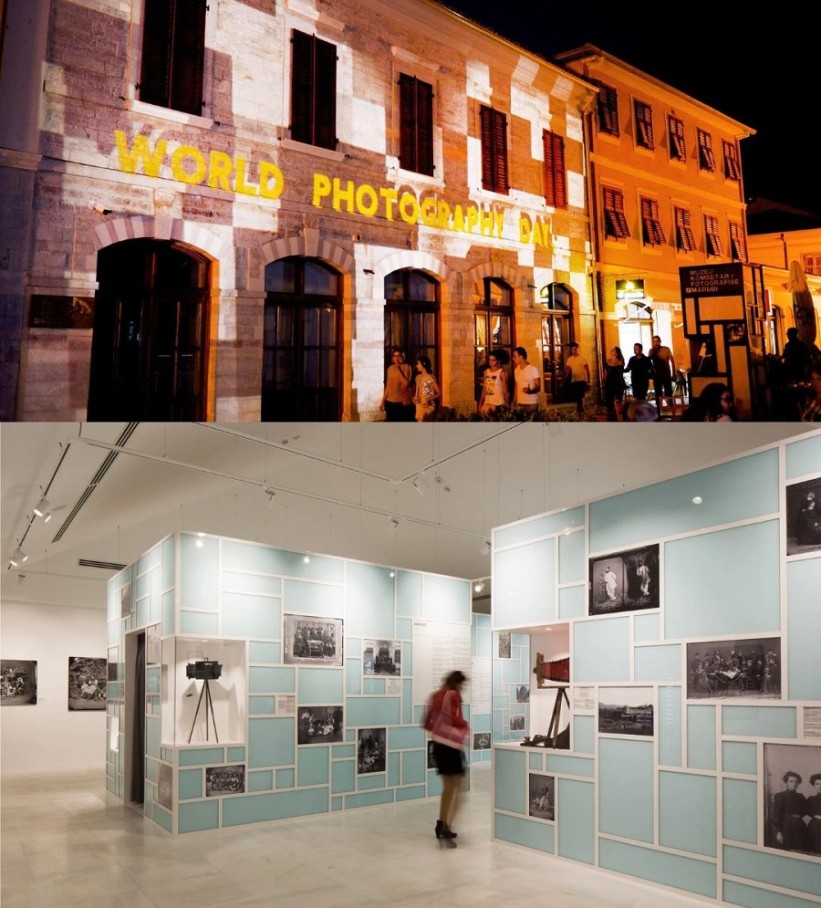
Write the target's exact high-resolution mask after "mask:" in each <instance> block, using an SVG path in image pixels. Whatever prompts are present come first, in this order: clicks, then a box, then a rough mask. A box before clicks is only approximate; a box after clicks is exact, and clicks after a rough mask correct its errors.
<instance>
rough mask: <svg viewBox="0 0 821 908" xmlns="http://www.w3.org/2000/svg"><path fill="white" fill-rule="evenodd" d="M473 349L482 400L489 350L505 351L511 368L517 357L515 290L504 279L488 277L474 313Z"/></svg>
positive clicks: (478, 387)
mask: <svg viewBox="0 0 821 908" xmlns="http://www.w3.org/2000/svg"><path fill="white" fill-rule="evenodd" d="M473 350H474V354H473V363H474V370H475V376H476V381H475V389H474V393H475V397H476V400H478V399H479V395H480V394H481V393H482V373H483V372H484V369H485V366H486V365H487V357H488V353H490V351H491V350H501V351H503V353H504V356H503V357H502V359H503V360H506V362H504V363H503V365H505V367H506V369H507V370H508V371H509V369H510V362H511V360H512V358H513V290H512V288H511V287H510V285H509V284H506V283H505V282H504V281H503V280H501V278H498V277H486V278H485V279H484V282H483V293H482V298H481V300H479V302H478V305H477V306H476V309H475V311H474V313H473Z"/></svg>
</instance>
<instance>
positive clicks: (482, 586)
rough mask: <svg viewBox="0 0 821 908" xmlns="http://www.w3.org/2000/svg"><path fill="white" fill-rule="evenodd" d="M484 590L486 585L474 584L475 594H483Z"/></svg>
mask: <svg viewBox="0 0 821 908" xmlns="http://www.w3.org/2000/svg"><path fill="white" fill-rule="evenodd" d="M484 588H485V585H484V583H482V582H481V581H480V582H479V583H474V584H473V592H474V593H481V592H482V590H483V589H484Z"/></svg>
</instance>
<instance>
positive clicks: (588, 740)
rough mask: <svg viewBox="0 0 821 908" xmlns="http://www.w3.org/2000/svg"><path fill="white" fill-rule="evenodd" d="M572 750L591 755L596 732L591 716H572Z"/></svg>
mask: <svg viewBox="0 0 821 908" xmlns="http://www.w3.org/2000/svg"><path fill="white" fill-rule="evenodd" d="M572 724H573V750H575V751H578V752H579V753H583V754H592V753H593V746H594V743H595V742H594V738H593V736H594V733H595V731H596V724H595V719H594V717H593V716H573V723H572Z"/></svg>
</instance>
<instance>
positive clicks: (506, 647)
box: [499, 631, 513, 659]
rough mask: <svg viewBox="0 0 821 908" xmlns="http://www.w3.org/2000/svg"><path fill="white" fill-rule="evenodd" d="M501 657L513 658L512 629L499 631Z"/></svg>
mask: <svg viewBox="0 0 821 908" xmlns="http://www.w3.org/2000/svg"><path fill="white" fill-rule="evenodd" d="M499 658H500V659H511V658H513V644H512V638H511V634H510V631H499Z"/></svg>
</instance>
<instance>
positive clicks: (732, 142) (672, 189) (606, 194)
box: [556, 45, 754, 370]
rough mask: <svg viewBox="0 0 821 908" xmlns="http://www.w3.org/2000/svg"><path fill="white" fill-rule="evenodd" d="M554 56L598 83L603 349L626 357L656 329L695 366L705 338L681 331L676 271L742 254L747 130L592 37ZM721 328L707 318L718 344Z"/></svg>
mask: <svg viewBox="0 0 821 908" xmlns="http://www.w3.org/2000/svg"><path fill="white" fill-rule="evenodd" d="M556 59H557V60H558V61H559V62H561V63H562V64H563V65H565V66H567V67H568V68H569V69H571V70H572V71H573V72H576V73H579V74H580V75H583V76H584V77H585V78H587V79H589V80H590V81H591V82H593V83H594V84H595V85H597V86H598V88H599V94H598V96H597V100H596V104H595V105H594V106H593V107H592V108H591V110H590V112H589V114H588V116H587V120H586V125H587V130H588V133H587V136H588V156H589V175H590V193H589V198H590V219H591V232H592V236H593V243H594V257H595V260H596V262H595V293H596V298H597V305H598V307H599V309H600V319H601V322H600V324H601V348H602V351H603V352H606V351H607V350H609V349H610V348H611V347H613V346H614V345H618V346H620V347H621V349H622V351H623V352H624V355H625V358H629V356H630V355H631V354H632V352H633V345H634V343H636V342H639V343H641V344H643V346H644V352H645V353H646V352H647V351H648V349H649V347H650V345H651V343H652V337H653V335H659V336H660V337H661V339H662V343H663V344H665V345H667V346H669V347H670V348H671V349H672V351H673V355H674V358H675V364H676V367H677V368H678V369H682V370H688V369H691V368H692V369H693V370H695V369H696V367H697V363H698V351H699V349H700V345H701V343H703V342H704V340H703V337H702V338H696V336H695V335H694V334H693V335H690V336H688V333H687V326H686V324H685V321H686V320H685V317H684V315H685V314H684V311H683V307H682V304H683V302H684V301H683V300H682V295H681V287H680V277H681V274H680V269H681V268H688V267H692V266H699V265H716V264H724V263H733V262H744V263H746V262H748V261H749V259H748V255H747V236H746V228H745V202H744V191H743V181H742V171H741V163H740V150H739V143H740V142H741V140H743V139H744V138H746V137H748V136H750V135H753V134H754V131H753V130H752V129H750V128H749V127H747V126H744V125H743V124H741V123H739V122H737V121H735V120H733V119H731V118H730V117H728V116H726V115H724V114H722V113H720V112H719V111H717V110H714V109H713V108H711V107H708V106H707V105H706V104H702V103H700V102H699V101H697V100H696V99H694V98H691V97H689V96H688V95H686V94H684V93H683V92H681V91H678V90H677V89H675V88H673V87H671V86H669V85H666V84H665V83H663V82H660V81H659V80H657V79H655V78H653V77H652V76H649V75H647V74H646V73H644V72H641V71H639V70H637V69H635V68H634V67H632V66H630V65H629V64H628V63H625V62H624V61H622V60H619V59H618V58H616V57H613V56H612V55H610V54H608V53H607V52H605V51H603V50H600V49H599V48H597V47H593V46H592V45H585V46H583V47H581V48H578V49H576V50H572V51H568V52H566V53H563V54H560V55H558V57H557V58H556ZM741 317H742V320H743V318H744V315H743V313H742V316H741ZM720 321H722V322H723V321H727V322H729V321H730V316H728V317H727V319H724V318H723V316H722V319H720ZM701 329H703V326H700V330H701ZM722 331H723V328H722V329H721V330H718V329H716V326H715V325H713V324H711V325H710V327H709V333H710V341H711V343H714V344H715V345H716V346H717V348H719V350H720V351H724V349H725V348H724V347H723V346H722V345H724V344H725V336H724V334H723V333H722ZM726 342H727V343H728V341H726ZM727 359H728V360H729V356H728V357H727Z"/></svg>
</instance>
